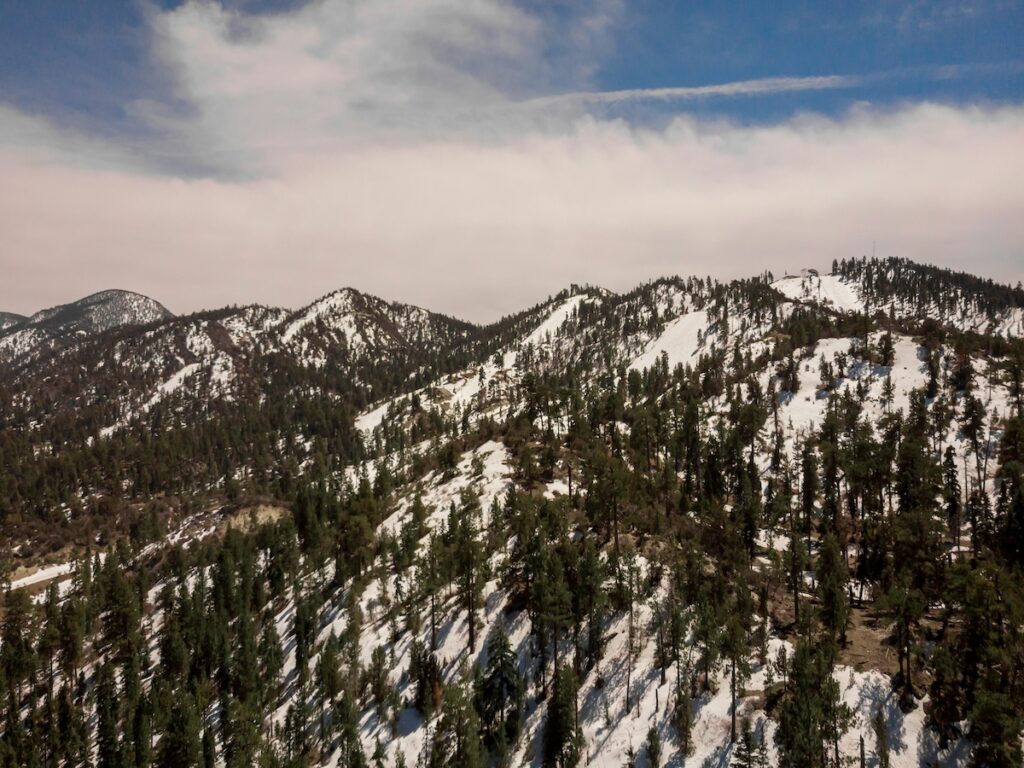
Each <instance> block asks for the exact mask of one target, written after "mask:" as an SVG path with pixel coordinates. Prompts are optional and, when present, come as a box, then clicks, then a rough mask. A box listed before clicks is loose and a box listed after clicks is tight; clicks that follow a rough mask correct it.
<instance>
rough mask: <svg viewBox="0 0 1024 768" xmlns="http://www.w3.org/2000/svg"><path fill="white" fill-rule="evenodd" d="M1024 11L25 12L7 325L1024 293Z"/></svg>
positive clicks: (0, 206)
mask: <svg viewBox="0 0 1024 768" xmlns="http://www.w3.org/2000/svg"><path fill="white" fill-rule="evenodd" d="M1022 41H1024V3H1021V2H1007V1H1006V0H935V1H934V2H924V1H923V0H902V1H895V0H894V1H893V2H881V3H866V2H859V3H858V2H843V3H824V2H817V3H812V2H803V3H784V2H773V3H760V2H758V3H754V2H746V3H738V2H736V3H728V2H716V3H711V2H685V3H683V2H667V1H666V0H634V2H626V0H579V1H577V2H568V1H566V0H521V2H519V3H515V4H514V3H511V2H507V1H506V0H474V2H465V0H372V2H367V1H366V0H316V1H315V2H307V3H294V2H286V3H284V2H277V0H187V1H184V0H161V1H160V2H156V0H103V1H102V2H100V1H99V0H31V2H21V1H20V0H0V269H2V272H3V274H4V276H5V280H4V281H2V282H0V309H5V310H8V311H21V312H31V311H34V310H36V309H38V308H40V307H42V306H48V305H53V304H56V303H60V302H63V301H67V300H70V299H73V298H75V297H77V296H79V295H84V294H86V293H89V292H92V291H95V290H101V289H104V288H109V287H124V288H130V289H134V290H138V291H140V292H143V293H148V294H150V295H153V296H154V297H155V298H158V299H159V300H161V301H163V302H164V303H165V304H166V305H167V306H169V307H170V308H171V309H172V310H176V311H184V310H190V309H198V308H202V307H213V306H222V305H224V304H229V303H245V302H251V301H259V302H263V303H267V304H275V305H282V306H293V307H294V306H302V305H304V304H306V303H307V302H309V301H310V300H312V299H313V298H315V297H316V296H318V295H321V294H323V293H325V292H327V291H329V290H331V289H333V288H337V287H340V286H343V285H351V286H354V287H356V288H360V289H363V290H368V291H371V292H374V293H377V294H379V295H382V296H386V297H388V298H392V299H399V300H405V301H410V302H413V303H417V304H420V305H422V306H427V307H430V308H434V309H439V310H442V311H446V312H450V313H453V314H457V315H462V316H465V317H468V318H471V319H478V320H486V319H493V318H495V317H498V316H500V315H501V314H503V313H506V312H509V311H513V310H515V309H517V308H519V307H521V306H523V305H527V304H530V303H532V302H534V301H536V300H538V299H540V298H543V297H544V296H546V295H548V294H550V293H554V292H557V291H558V290H560V289H561V288H562V287H564V286H565V285H568V284H569V283H573V282H575V283H586V282H589V283H593V284H598V285H603V286H605V287H607V288H609V289H612V290H625V289H629V288H631V287H632V286H634V285H636V284H637V283H638V282H641V281H643V280H646V279H649V278H653V277H657V276H661V275H665V274H701V275H705V274H713V275H715V276H717V277H720V278H731V277H740V276H748V275H750V274H755V273H758V272H760V271H761V270H762V269H764V268H769V269H772V270H773V271H775V272H777V273H780V274H781V273H783V272H785V271H787V270H795V269H799V268H801V267H805V266H817V267H827V266H828V264H830V263H831V261H832V259H834V258H843V257H850V256H859V255H862V254H864V253H865V252H870V248H871V243H872V242H877V243H878V252H879V255H900V256H906V257H909V258H913V259H918V260H922V261H927V262H930V263H935V264H940V265H945V266H951V267H954V268H960V269H966V270H971V271H975V272H981V273H983V274H985V275H987V276H991V277H994V278H997V279H1000V280H1005V281H1008V282H1017V281H1018V280H1021V279H1024V221H1022V219H1024V217H1021V215H1020V211H1021V209H1022V207H1024V50H1022V49H1024V44H1022Z"/></svg>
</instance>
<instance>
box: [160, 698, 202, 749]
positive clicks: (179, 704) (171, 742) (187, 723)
mask: <svg viewBox="0 0 1024 768" xmlns="http://www.w3.org/2000/svg"><path fill="white" fill-rule="evenodd" d="M199 730H200V723H199V715H198V714H197V713H196V704H195V697H194V695H193V694H192V692H191V691H188V690H184V691H180V692H179V694H178V696H177V697H176V701H175V706H174V707H173V708H172V709H171V715H170V718H169V719H168V721H167V731H166V732H165V733H164V735H163V737H162V738H161V739H160V744H159V756H158V757H157V762H156V768H199V766H200V764H201V763H202V757H203V751H202V743H201V738H200V734H199Z"/></svg>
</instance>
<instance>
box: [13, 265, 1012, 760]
mask: <svg viewBox="0 0 1024 768" xmlns="http://www.w3.org/2000/svg"><path fill="white" fill-rule="evenodd" d="M901 269H903V268H902V267H901ZM893 274H894V275H895V274H896V273H895V272H894V273H893ZM900 274H902V273H900ZM929 279H931V278H929ZM935 279H941V280H952V281H953V283H951V285H952V284H955V285H958V286H959V290H960V293H959V294H958V298H957V301H956V305H957V306H961V307H971V308H973V309H971V310H970V312H969V313H968V314H969V315H970V314H971V313H973V312H975V310H977V311H979V312H981V313H982V314H983V315H984V316H985V317H989V316H995V317H1001V316H1004V314H1005V311H1006V310H1007V308H1009V309H1012V306H1010V305H1009V304H1007V303H1006V302H1010V303H1012V301H1014V300H1015V299H1014V293H1013V290H1012V289H1007V291H1008V292H1006V291H1004V290H1003V289H1002V288H999V287H996V288H992V287H991V286H988V285H987V284H985V283H984V282H983V281H979V282H977V283H971V282H969V281H965V280H963V279H962V278H960V277H956V276H954V277H949V276H941V275H940V276H939V277H937V278H935ZM943 284H945V283H943ZM872 285H873V286H874V287H873V288H871V289H870V291H869V290H868V289H866V288H862V287H861V284H860V283H859V282H857V281H856V280H854V279H853V278H852V277H849V276H844V275H843V274H839V273H836V274H833V275H807V276H804V277H801V278H796V279H786V278H783V279H782V280H781V281H779V280H774V279H773V278H772V277H771V276H769V275H761V276H758V277H755V278H751V279H749V280H739V281H733V282H729V283H717V282H714V281H712V280H705V279H696V278H690V279H681V278H669V279H664V280H658V281H655V282H652V283H648V284H645V285H641V286H639V287H638V288H636V289H634V290H633V291H630V292H628V293H625V294H613V293H609V292H607V291H602V290H598V289H592V288H582V287H572V288H570V289H568V290H566V291H563V292H562V293H560V294H558V295H556V296H554V297H552V298H551V299H549V300H548V301H545V302H542V303H541V304H539V305H537V306H535V307H533V308H530V309H528V310H525V311H523V312H521V313H518V314H516V315H513V316H510V317H508V318H505V319H503V320H502V321H499V322H498V323H495V324H492V325H490V326H485V327H474V326H468V325H466V324H460V323H458V322H457V321H450V320H448V319H446V318H443V317H441V316H434V315H430V314H429V313H425V312H424V311H423V310H418V309H416V308H408V307H401V306H399V305H390V304H388V303H386V302H383V301H381V300H379V299H374V298H372V297H363V296H361V295H358V294H356V293H355V292H352V291H347V290H346V291H340V292H336V293H334V294H329V295H328V296H327V297H324V299H321V300H319V301H317V302H314V304H312V305H310V306H309V307H307V308H305V309H303V310H300V311H298V312H287V311H283V310H274V309H268V308H263V307H245V308H241V309H231V310H221V311H218V312H211V313H202V314H199V315H194V316H190V317H187V318H175V319H172V320H169V321H165V322H163V323H160V324H156V325H153V326H148V327H146V328H145V329H142V330H140V329H131V328H125V329H119V330H115V331H112V332H110V333H108V334H105V335H102V336H100V337H97V338H95V339H94V340H92V341H91V342H89V343H86V344H83V345H81V346H79V347H77V348H76V349H74V350H67V351H65V352H62V353H60V354H58V355H56V356H54V357H53V358H51V359H50V360H49V361H47V362H46V363H45V364H42V363H41V364H39V367H31V366H30V367H28V368H25V369H23V371H22V372H21V373H20V374H19V375H18V376H17V377H16V378H15V379H14V380H13V382H12V385H13V389H12V388H11V385H8V389H9V393H10V394H11V395H12V396H11V397H6V396H5V397H2V398H0V408H3V409H6V410H3V411H0V416H2V418H3V420H2V422H0V424H2V426H3V427H4V429H3V430H2V431H0V453H2V455H3V457H4V460H5V465H4V466H5V468H6V470H5V472H3V473H0V514H2V516H3V521H4V524H5V526H6V531H7V532H9V534H10V535H9V537H8V540H9V541H17V542H19V544H18V553H17V554H18V558H17V562H19V563H24V564H25V565H26V566H27V565H29V564H30V563H31V562H32V560H33V557H34V558H36V560H37V561H38V559H39V557H40V555H41V554H42V553H46V552H54V553H55V554H54V555H52V556H51V557H50V559H49V562H48V563H46V565H47V567H46V568H45V569H44V570H42V571H39V572H33V571H32V570H31V568H30V567H24V568H22V569H20V570H19V571H17V572H16V574H15V584H16V586H17V588H18V589H16V592H22V593H28V592H33V593H34V594H35V595H36V599H37V600H39V601H40V606H39V608H38V609H36V611H35V613H34V614H31V615H32V616H34V617H35V620H33V621H26V622H25V625H24V631H23V633H22V630H21V629H20V628H19V627H17V626H16V622H15V621H14V620H10V621H7V622H6V623H5V633H6V634H5V641H4V642H5V647H8V648H17V647H21V646H20V645H19V644H18V638H19V637H22V636H23V635H24V636H25V637H31V638H32V642H31V643H29V644H28V645H29V646H31V647H33V648H35V647H38V648H41V649H44V650H42V651H40V654H41V655H40V656H39V657H37V658H35V659H34V660H32V661H28V662H25V663H24V664H22V665H20V666H19V665H17V664H14V663H13V661H11V659H12V658H14V657H12V656H11V655H10V654H8V655H7V656H5V658H6V659H8V661H9V664H8V667H7V669H10V670H12V674H13V675H14V678H13V680H12V684H14V685H16V686H17V685H22V684H23V681H24V682H26V683H27V680H29V679H30V678H32V675H35V676H36V678H35V679H41V678H43V676H44V675H46V674H47V673H46V671H45V670H46V666H47V665H46V664H45V658H44V655H45V648H46V647H47V646H46V642H45V641H44V640H43V638H45V637H46V634H45V632H44V629H45V628H46V627H47V626H48V622H50V621H55V619H50V618H47V617H64V616H69V617H73V616H76V615H78V614H77V613H76V611H77V610H78V608H79V607H80V608H81V610H82V611H83V615H89V616H95V617H100V618H99V619H98V620H97V621H96V623H95V625H94V628H93V629H92V630H90V631H86V632H85V633H84V640H83V643H84V645H83V651H82V655H81V659H82V660H81V667H80V669H79V668H75V667H71V668H69V669H64V668H62V665H60V664H58V665H57V667H58V669H57V670H56V671H54V672H53V673H52V674H53V675H55V676H56V678H57V679H58V680H59V684H57V685H56V687H57V688H58V689H61V690H63V691H64V692H63V693H62V694H61V697H63V698H61V697H58V698H60V700H62V701H65V702H67V703H66V706H68V707H70V708H71V709H72V710H74V711H75V712H77V713H78V714H79V717H80V720H81V722H83V723H95V731H96V737H95V739H94V742H93V743H95V744H97V747H96V749H97V750H109V749H112V748H116V749H118V750H124V751H125V753H128V752H130V753H132V754H135V753H136V751H137V750H139V749H140V748H142V747H143V746H145V745H148V746H149V747H152V746H153V735H154V734H156V735H159V737H160V741H159V742H157V745H161V744H162V745H167V744H173V743H176V742H175V740H176V739H182V738H185V737H187V736H188V731H189V729H186V728H181V727H179V726H180V723H179V722H178V720H176V719H174V718H175V717H177V715H172V712H182V711H185V712H188V711H190V710H191V711H193V713H194V718H193V720H192V722H193V723H194V725H193V726H191V731H192V732H193V733H194V742H195V745H198V744H199V738H200V736H199V733H200V731H202V739H203V741H204V743H206V745H207V746H206V747H205V749H207V750H208V752H209V754H210V755H211V756H212V757H213V758H215V759H216V761H222V762H224V763H225V764H227V763H230V762H233V763H237V764H258V763H260V762H261V761H262V762H264V763H265V764H269V765H275V764H281V765H291V764H296V765H298V764H305V765H328V766H343V767H346V768H347V766H351V765H365V764H372V763H377V764H380V765H385V766H389V768H390V767H393V766H398V765H406V766H411V765H431V766H439V767H444V768H449V767H450V768H456V766H458V768H462V767H463V766H467V765H489V764H490V765H502V764H508V765H516V766H520V765H526V766H536V767H537V768H541V767H542V766H545V765H552V764H559V762H560V761H561V764H565V765H573V764H588V763H589V764H591V765H608V766H621V765H625V764H636V765H640V766H643V765H650V764H652V763H657V764H659V765H664V764H669V765H688V766H697V765H729V764H732V763H733V762H734V761H735V762H744V763H748V762H752V763H754V764H757V763H758V760H757V759H754V760H752V761H751V760H747V759H746V758H744V757H743V754H742V753H743V751H744V749H747V751H754V752H757V751H760V752H761V753H762V754H763V756H764V762H763V764H766V765H792V764H807V765H819V766H825V765H829V766H831V765H833V764H834V763H836V764H839V763H841V764H846V763H854V764H856V763H857V762H858V760H859V759H860V755H861V750H862V749H863V754H864V755H865V762H866V763H870V764H873V765H878V764H880V763H881V762H882V761H883V756H885V758H884V759H888V761H889V764H890V765H894V766H911V765H923V764H943V765H965V766H966V765H978V766H981V765H993V764H1011V765H1013V764H1018V763H1019V762H1020V747H1021V735H1022V731H1024V722H1022V720H1021V716H1020V712H1019V707H1018V706H1017V704H1016V702H1017V701H1019V700H1021V697H1022V696H1024V689H1022V685H1024V633H1022V631H1021V622H1020V617H1021V616H1024V577H1022V574H1024V547H1021V545H1020V542H1021V541H1024V538H1021V535H1022V532H1024V475H1022V473H1021V469H1020V467H1021V466H1024V464H1022V461H1021V459H1022V457H1024V408H1022V400H1024V342H1022V340H1021V339H1020V337H1019V336H1016V335H1014V334H1013V333H1012V326H999V325H997V324H991V323H989V324H985V325H981V326H979V325H977V324H975V323H973V322H971V323H968V324H967V325H964V326H963V327H959V326H958V325H957V323H955V322H950V323H943V322H942V318H937V317H933V316H931V315H929V314H928V313H927V312H924V313H923V314H922V313H921V312H919V311H917V309H918V308H926V307H928V306H931V305H933V301H932V300H931V299H929V300H928V301H927V302H926V303H924V304H918V303H917V302H916V301H912V300H911V298H909V297H911V295H912V294H913V293H914V292H915V291H918V290H919V287H913V288H912V287H906V286H902V285H901V284H894V285H892V286H890V287H889V288H886V289H885V290H884V291H883V290H881V289H880V288H879V287H878V282H877V281H875V282H873V283H872ZM914 285H916V284H914ZM975 288H977V292H975ZM872 291H873V292H872ZM997 295H1002V296H1004V297H1008V298H1006V302H1004V303H1002V304H1000V302H1002V301H1003V300H1002V299H998V298H997V299H993V301H994V302H995V304H993V305H992V306H990V305H989V303H988V302H989V297H990V296H997ZM894 297H902V298H894ZM883 299H884V300H885V301H889V302H890V306H894V307H895V309H894V310H893V311H891V312H889V311H885V312H873V311H871V309H870V306H869V305H870V303H871V302H873V303H879V304H880V303H881V302H882V300H883ZM893 301H894V302H896V303H895V304H892V303H891V302H893ZM901 308H902V309H901ZM897 309H898V310H899V311H896V310H897ZM990 309H991V310H992V311H991V312H989V310H990ZM953 317H954V318H956V317H960V315H959V314H954V315H953ZM997 329H1001V330H997ZM125 371H127V372H128V373H127V374H125V373H124V372H125ZM6 394H8V392H5V395H6ZM111 419H119V421H117V422H116V423H115V424H114V428H112V429H111V428H110V427H109V425H110V424H111ZM83 421H85V422H86V423H85V425H83ZM40 521H41V522H40ZM115 542H116V543H115ZM86 547H89V548H92V549H90V550H86ZM96 547H100V548H102V550H103V553H104V555H105V557H106V559H105V560H101V559H100V558H98V557H95V558H90V557H89V556H85V557H82V556H81V555H82V554H83V553H85V552H88V551H95V548H96ZM40 564H42V563H40ZM40 574H42V575H40ZM48 582H49V583H50V584H52V585H54V586H53V588H52V590H51V591H50V593H49V594H44V593H43V592H42V590H43V589H44V588H45V587H46V585H47V583H48ZM58 585H59V586H58ZM7 599H8V600H10V598H7ZM15 600H17V598H15ZM15 607H17V604H16V603H15ZM31 610H32V609H31V608H29V609H26V614H25V615H29V614H30V613H31ZM14 615H15V616H16V617H17V616H18V615H19V614H18V613H17V612H15V613H14ZM64 620H66V619H64V618H62V619H61V621H64ZM68 620H69V619H68ZM12 627H13V628H12ZM37 632H38V637H36V635H35V634H34V633H37ZM9 638H12V639H9ZM26 647H28V646H26ZM140 658H141V659H146V660H148V661H147V663H142V664H138V663H137V662H136V661H135V660H137V659H140ZM79 672H80V673H81V679H82V681H83V682H82V683H79V682H78V680H79V675H78V673H79ZM110 681H113V682H110ZM78 685H82V686H84V690H85V691H87V694H86V695H85V696H84V697H81V698H75V697H74V696H73V695H72V691H73V690H74V686H78ZM23 687H24V688H25V689H26V690H28V691H30V692H29V693H27V694H26V695H25V697H24V698H25V699H26V700H27V701H26V706H24V707H21V708H20V709H19V710H18V711H19V712H24V713H26V714H24V715H17V714H16V715H14V720H15V721H19V722H24V723H26V725H25V727H26V728H29V727H33V728H39V729H40V730H41V731H45V730H46V726H45V725H40V724H36V725H33V723H35V722H36V720H34V719H33V718H30V717H29V715H30V714H31V713H33V712H36V711H43V703H42V701H43V698H42V697H41V695H40V694H39V688H40V686H38V685H36V686H30V685H27V684H25V685H23ZM45 687H46V686H42V688H45ZM53 687H54V686H51V688H53ZM33 691H34V692H33ZM140 694H141V695H140ZM115 699H116V700H117V701H120V702H121V703H120V704H116V705H114V704H110V703H109V701H113V700H115ZM33 702H35V703H34V704H33ZM172 702H173V704H174V706H173V707H172V706H171V703H172ZM140 711H141V712H143V713H144V716H145V713H147V712H152V713H155V714H154V715H153V717H152V720H151V723H152V726H151V727H152V731H150V730H147V728H149V727H150V725H149V722H147V725H146V728H142V729H141V731H140V729H137V728H136V727H135V725H134V723H136V722H140V721H139V720H137V718H138V717H139V715H138V713H139V712H140ZM111 713H113V714H111ZM40 720H41V721H42V722H45V718H43V717H42V716H41V717H40ZM0 722H4V723H9V722H12V721H11V719H10V715H9V716H8V718H7V719H4V718H0ZM111 722H113V723H114V724H115V725H117V726H118V728H119V729H120V731H119V733H120V735H115V737H113V741H111V739H110V738H109V737H107V736H103V734H105V733H107V731H105V730H104V728H105V727H108V726H109V724H110V723H111ZM100 723H103V724H104V725H103V726H101V725H100ZM89 728H92V726H91V725H90V726H88V728H86V732H87V733H88V732H89ZM115 731H117V729H115ZM747 731H749V736H745V732H747ZM183 733H184V734H185V736H183V735H182V734H183ZM101 736H102V738H101ZM186 740H187V739H186ZM744 742H746V744H744ZM30 743H32V742H31V740H28V739H22V740H20V741H17V742H15V741H14V740H13V739H9V738H8V737H7V736H6V734H0V745H7V744H16V745H18V748H21V745H24V744H30ZM111 744H113V745H114V747H111ZM0 748H3V746H0ZM196 748H197V749H198V747H196ZM837 756H838V757H837ZM656 758H657V759H656Z"/></svg>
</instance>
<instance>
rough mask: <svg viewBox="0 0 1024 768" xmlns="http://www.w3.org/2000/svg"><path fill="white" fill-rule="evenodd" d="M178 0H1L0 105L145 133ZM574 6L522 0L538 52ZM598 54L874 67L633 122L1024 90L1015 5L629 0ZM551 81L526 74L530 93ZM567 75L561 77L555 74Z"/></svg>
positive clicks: (638, 113) (754, 115) (638, 59)
mask: <svg viewBox="0 0 1024 768" xmlns="http://www.w3.org/2000/svg"><path fill="white" fill-rule="evenodd" d="M181 4H182V3H181V2H180V1H179V0H160V2H150V1H149V0H103V2H87V1H86V0H71V1H70V2H69V0H32V2H17V1H16V0H7V2H4V3H2V4H0V101H3V102H6V103H8V104H13V105H16V106H17V107H19V108H21V109H23V110H25V111H28V112H32V113H36V114H42V115H46V116H50V117H53V118H55V119H57V120H60V121H64V122H68V123H70V124H73V125H76V126H78V127H81V128H82V129H84V130H87V131H90V132H97V133H104V132H109V133H118V132H123V131H138V130H142V127H141V126H140V125H138V123H137V121H134V120H133V119H132V116H131V114H130V110H127V107H128V106H129V105H130V104H131V103H133V102H134V101H136V100H138V99H141V98H146V99H154V98H155V99H158V100H159V99H167V100H171V101H173V92H172V83H171V82H170V81H169V79H168V77H167V76H166V73H163V72H161V71H160V69H159V67H157V66H155V65H154V62H153V60H152V43H153V41H152V37H153V32H152V30H151V28H150V26H149V23H148V19H149V18H150V17H151V16H152V15H153V14H154V13H157V12H159V11H160V10H168V9H174V8H176V7H178V6H180V5H181ZM222 4H223V5H224V6H225V7H227V8H232V9H235V10H236V11H237V12H239V13H241V14H250V15H263V14H266V15H274V14H284V13H288V12H290V11H293V10H294V9H295V8H297V7H298V6H301V5H304V4H305V3H301V2H299V3H296V2H291V1H290V0H285V1H279V0H261V1H259V2H255V1H254V2H244V0H243V1H239V2H228V1H225V2H223V3H222ZM581 6H582V4H574V3H567V2H562V3H550V2H547V0H545V1H544V2H540V1H538V0H532V1H531V2H527V3H524V6H523V7H525V8H528V9H530V10H532V11H534V12H536V13H537V14H538V15H540V16H541V17H543V18H545V19H547V20H548V21H549V22H550V23H551V24H552V25H554V26H557V28H558V29H559V30H560V34H559V35H558V36H556V39H555V40H554V41H553V42H552V44H551V45H549V46H548V47H547V48H546V49H545V51H544V54H545V55H546V56H548V57H549V58H550V60H551V61H552V62H554V63H558V62H560V61H561V60H563V57H566V56H572V55H574V52H573V51H571V50H570V51H567V50H566V49H565V46H563V45H561V44H560V40H559V39H558V38H561V37H565V36H568V35H569V28H570V27H571V25H572V24H574V23H575V22H576V21H577V20H578V8H579V7H581ZM613 27H614V28H613V29H611V30H609V31H608V33H607V37H608V41H607V44H605V45H603V46H602V48H601V50H600V51H599V52H598V53H597V54H595V61H594V62H593V70H592V73H591V74H589V75H588V80H589V82H588V83H587V87H588V88H593V89H595V90H619V89H643V88H661V87H675V86H702V85H708V84H717V83H727V82H733V81H741V80H752V79H758V78H766V77H808V76H816V75H853V76H870V77H871V78H872V79H871V80H870V81H869V82H867V83H865V84H863V85H858V86H856V87H849V88H843V89H841V90H839V91H835V90H828V91H809V92H801V93H798V94H791V93H787V94H777V95H772V96H768V97H765V96H759V97H743V98H709V99H703V100H697V101H694V102H688V103H686V104H673V103H669V104H657V105H649V104H631V105H630V106H629V108H627V109H617V110H616V112H615V113H616V115H617V116H621V117H625V118H628V119H635V120H644V119H657V118H658V117H661V116H664V115H665V114H666V113H669V114H673V113H676V112H678V111H680V110H685V111H686V112H688V113H694V114H723V115H728V116H730V117H733V118H736V119H740V120H744V121H770V120H779V119H783V118H785V117H786V116H787V115H791V114H793V113H795V112H799V111H813V112H818V113H822V114H829V115H834V114H838V113H841V112H842V111H843V110H845V109H847V108H849V106H850V105H851V104H853V103H856V102H861V101H868V102H871V103H873V104H877V105H885V104H898V103H901V102H905V101H907V100H920V99H928V100H934V101H941V102H946V103H961V104H962V103H977V102H984V103H1015V102H1019V101H1020V100H1021V99H1022V98H1024V43H1022V41H1024V3H1019V2H1013V1H1012V0H1010V1H1006V0H967V1H959V2H955V1H950V0H939V2H835V3H828V2H773V3H764V2H756V3H750V2H685V3H684V2H665V0H637V1H636V2H631V3H629V4H628V6H627V7H626V8H625V9H624V10H622V11H621V12H618V13H617V15H616V18H615V20H614V22H613ZM557 85H559V83H557V81H556V82H553V83H546V82H542V83H530V84H527V87H528V88H529V87H532V88H536V89H537V90H536V92H534V93H533V94H532V95H539V94H541V93H544V92H545V91H550V90H551V89H552V88H555V87H557ZM564 85H566V86H568V83H566V84H564Z"/></svg>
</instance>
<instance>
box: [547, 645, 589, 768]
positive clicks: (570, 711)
mask: <svg viewBox="0 0 1024 768" xmlns="http://www.w3.org/2000/svg"><path fill="white" fill-rule="evenodd" d="M576 690H577V682H576V675H575V673H574V672H573V671H572V668H571V667H568V666H565V665H563V666H561V667H559V668H558V669H556V670H555V680H554V685H553V687H552V693H551V698H550V700H549V701H548V710H547V718H546V719H545V721H544V737H543V741H542V746H543V750H542V757H543V765H544V766H545V768H574V766H576V765H577V764H578V763H579V759H580V754H581V752H582V736H581V735H580V733H579V731H578V729H577V726H576Z"/></svg>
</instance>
